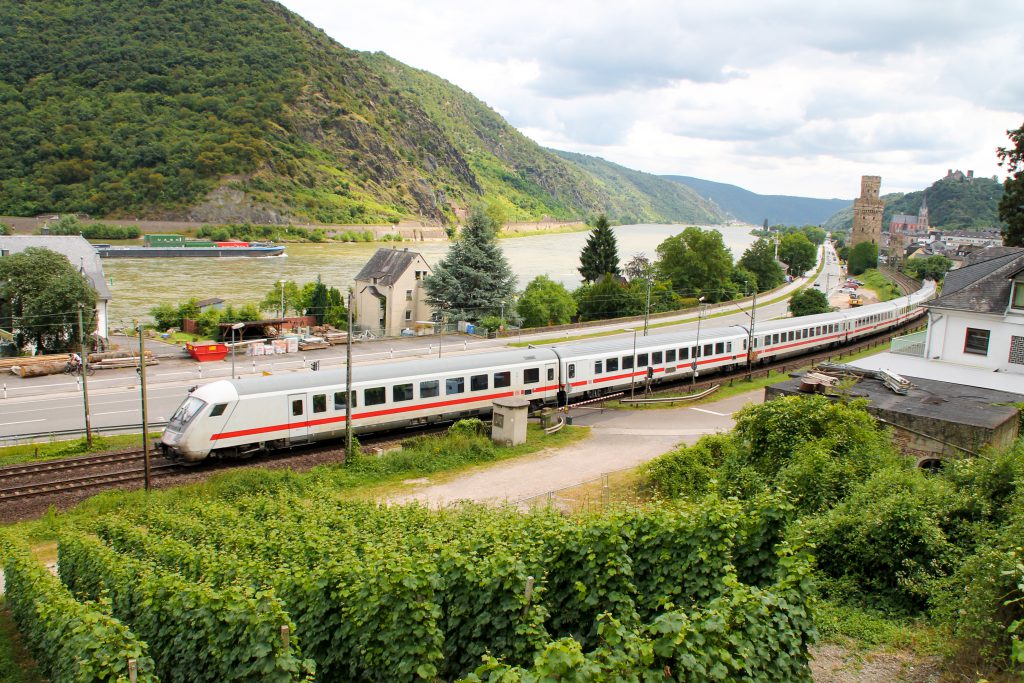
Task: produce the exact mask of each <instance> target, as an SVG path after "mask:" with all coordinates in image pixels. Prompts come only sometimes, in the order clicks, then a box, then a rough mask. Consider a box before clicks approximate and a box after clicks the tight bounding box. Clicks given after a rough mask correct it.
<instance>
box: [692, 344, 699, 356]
mask: <svg viewBox="0 0 1024 683" xmlns="http://www.w3.org/2000/svg"><path fill="white" fill-rule="evenodd" d="M690 355H691V356H693V357H694V358H700V347H699V346H694V347H693V348H692V349H691V350H690Z"/></svg>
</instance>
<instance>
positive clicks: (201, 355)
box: [185, 341, 228, 363]
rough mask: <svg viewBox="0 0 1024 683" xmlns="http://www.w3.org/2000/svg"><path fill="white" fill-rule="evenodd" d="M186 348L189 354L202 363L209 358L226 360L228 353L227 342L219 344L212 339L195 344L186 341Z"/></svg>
mask: <svg viewBox="0 0 1024 683" xmlns="http://www.w3.org/2000/svg"><path fill="white" fill-rule="evenodd" d="M185 349H186V350H187V351H188V355H190V356H192V357H193V358H195V359H196V360H197V361H199V362H200V363H205V362H206V361H208V360H224V357H225V356H226V355H228V347H227V345H226V344H218V343H217V342H212V341H209V342H196V343H195V344H192V343H186V344H185Z"/></svg>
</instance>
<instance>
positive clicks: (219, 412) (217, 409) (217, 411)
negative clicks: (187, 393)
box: [210, 403, 228, 417]
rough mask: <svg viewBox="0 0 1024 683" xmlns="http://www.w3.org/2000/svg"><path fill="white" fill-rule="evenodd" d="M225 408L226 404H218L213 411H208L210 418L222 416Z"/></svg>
mask: <svg viewBox="0 0 1024 683" xmlns="http://www.w3.org/2000/svg"><path fill="white" fill-rule="evenodd" d="M227 407H228V404H227V403H218V404H217V405H215V406H214V407H213V410H211V411H210V417H217V416H218V415H223V414H224V411H225V410H226V409H227Z"/></svg>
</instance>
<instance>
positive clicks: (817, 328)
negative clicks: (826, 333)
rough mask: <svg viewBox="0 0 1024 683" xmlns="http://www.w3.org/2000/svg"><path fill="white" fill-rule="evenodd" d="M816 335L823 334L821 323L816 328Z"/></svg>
mask: <svg viewBox="0 0 1024 683" xmlns="http://www.w3.org/2000/svg"><path fill="white" fill-rule="evenodd" d="M814 336H815V337H818V336H821V325H818V326H817V327H815V328H814Z"/></svg>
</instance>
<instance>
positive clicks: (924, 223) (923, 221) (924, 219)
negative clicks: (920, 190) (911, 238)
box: [917, 197, 931, 232]
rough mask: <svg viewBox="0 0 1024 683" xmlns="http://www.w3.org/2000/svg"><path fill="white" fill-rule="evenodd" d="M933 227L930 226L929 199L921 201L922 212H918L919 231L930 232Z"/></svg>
mask: <svg viewBox="0 0 1024 683" xmlns="http://www.w3.org/2000/svg"><path fill="white" fill-rule="evenodd" d="M929 230H931V226H930V225H928V197H925V198H924V199H922V200H921V210H920V211H918V212H917V231H918V232H928V231H929Z"/></svg>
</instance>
